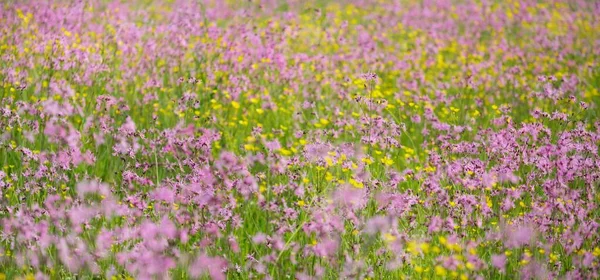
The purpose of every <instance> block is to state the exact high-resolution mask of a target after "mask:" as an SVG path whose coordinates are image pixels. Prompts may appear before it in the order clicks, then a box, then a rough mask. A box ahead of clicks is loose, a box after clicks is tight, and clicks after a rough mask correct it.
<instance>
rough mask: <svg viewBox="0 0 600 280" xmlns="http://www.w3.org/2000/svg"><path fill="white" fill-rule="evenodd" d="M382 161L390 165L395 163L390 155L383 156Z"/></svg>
mask: <svg viewBox="0 0 600 280" xmlns="http://www.w3.org/2000/svg"><path fill="white" fill-rule="evenodd" d="M381 162H382V163H383V164H385V165H386V166H390V165H392V164H394V161H393V160H392V159H391V158H389V157H385V158H382V159H381Z"/></svg>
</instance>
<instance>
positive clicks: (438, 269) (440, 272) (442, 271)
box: [435, 265, 448, 276]
mask: <svg viewBox="0 0 600 280" xmlns="http://www.w3.org/2000/svg"><path fill="white" fill-rule="evenodd" d="M447 273H448V272H447V271H446V269H445V268H444V267H442V266H441V265H436V266H435V275H437V276H446V274H447Z"/></svg>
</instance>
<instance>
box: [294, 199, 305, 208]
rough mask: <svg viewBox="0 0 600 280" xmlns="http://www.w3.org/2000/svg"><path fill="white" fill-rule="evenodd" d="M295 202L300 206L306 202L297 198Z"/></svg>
mask: <svg viewBox="0 0 600 280" xmlns="http://www.w3.org/2000/svg"><path fill="white" fill-rule="evenodd" d="M296 204H297V205H298V206H300V207H303V206H304V205H306V203H304V200H298V202H296Z"/></svg>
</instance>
